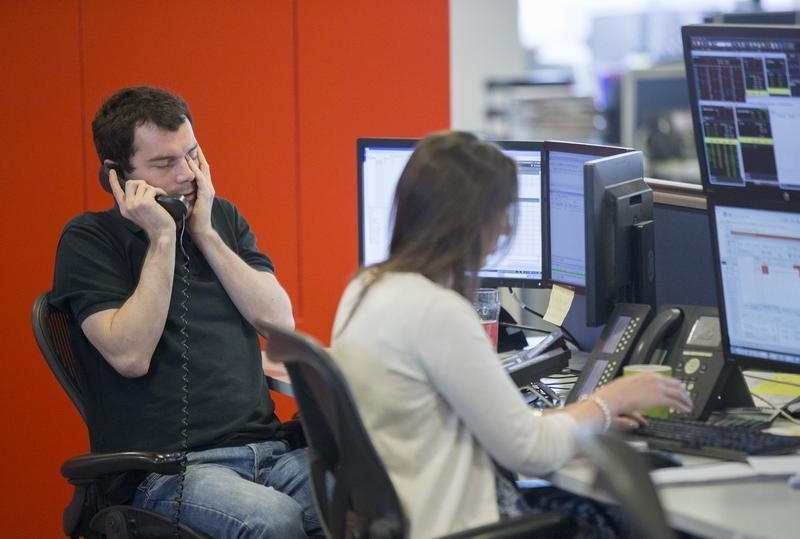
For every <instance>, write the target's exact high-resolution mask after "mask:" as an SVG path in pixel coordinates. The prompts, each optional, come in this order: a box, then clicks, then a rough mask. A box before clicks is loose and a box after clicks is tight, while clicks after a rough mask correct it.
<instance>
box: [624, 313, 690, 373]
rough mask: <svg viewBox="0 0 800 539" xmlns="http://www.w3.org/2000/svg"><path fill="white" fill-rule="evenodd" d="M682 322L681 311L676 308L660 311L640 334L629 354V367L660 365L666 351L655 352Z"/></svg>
mask: <svg viewBox="0 0 800 539" xmlns="http://www.w3.org/2000/svg"><path fill="white" fill-rule="evenodd" d="M681 322H683V311H681V310H680V309H678V308H676V307H671V308H667V309H662V310H661V311H660V312H659V313H658V314H657V315H656V317H655V318H653V321H652V322H650V324H649V325H648V326H647V329H645V330H644V333H642V336H641V338H640V339H639V341H638V342H637V343H636V346H635V347H634V349H633V353H632V354H631V359H630V362H629V364H630V365H640V364H642V363H652V364H656V365H661V364H663V363H664V360H665V359H666V356H667V353H668V352H669V351H668V350H663V349H660V350H656V349H657V348H658V347H659V345H662V344H663V341H664V339H666V337H667V336H668V335H670V334H672V333H674V332H675V330H677V329H678V327H679V325H680V324H681Z"/></svg>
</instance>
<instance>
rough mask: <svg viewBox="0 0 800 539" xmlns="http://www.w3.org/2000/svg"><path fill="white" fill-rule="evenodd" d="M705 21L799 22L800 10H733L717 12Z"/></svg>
mask: <svg viewBox="0 0 800 539" xmlns="http://www.w3.org/2000/svg"><path fill="white" fill-rule="evenodd" d="M705 22H713V23H723V24H798V23H800V11H792V10H786V11H732V12H728V13H716V14H714V15H711V16H710V17H708V18H707V20H706V21H705Z"/></svg>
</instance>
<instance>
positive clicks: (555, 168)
mask: <svg viewBox="0 0 800 539" xmlns="http://www.w3.org/2000/svg"><path fill="white" fill-rule="evenodd" d="M544 150H545V155H544V171H545V174H544V181H543V182H542V183H543V189H544V192H543V198H544V200H545V201H546V205H547V207H546V210H545V214H544V215H545V219H544V223H545V225H544V226H545V239H546V243H545V244H546V248H545V253H544V260H545V273H546V275H547V278H548V281H549V282H550V283H556V284H560V285H564V286H567V287H570V288H572V289H573V290H575V291H576V292H578V293H581V294H583V293H585V291H586V248H585V246H586V239H585V238H586V233H585V229H584V222H585V215H586V212H585V209H584V205H585V199H584V171H583V166H584V164H585V163H586V162H587V161H591V160H593V159H597V158H598V157H606V156H609V155H615V154H620V153H624V152H628V151H631V149H630V148H621V147H617V146H601V145H597V144H582V143H577V142H562V141H549V140H548V141H545V143H544Z"/></svg>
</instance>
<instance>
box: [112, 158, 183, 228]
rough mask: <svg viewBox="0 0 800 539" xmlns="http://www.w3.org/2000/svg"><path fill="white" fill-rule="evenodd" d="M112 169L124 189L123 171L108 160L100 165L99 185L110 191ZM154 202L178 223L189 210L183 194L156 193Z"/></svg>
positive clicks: (116, 164)
mask: <svg viewBox="0 0 800 539" xmlns="http://www.w3.org/2000/svg"><path fill="white" fill-rule="evenodd" d="M112 169H113V170H114V171H115V172H116V173H117V178H118V179H119V185H120V187H122V188H123V189H125V180H126V179H127V178H125V172H124V171H123V170H122V166H120V165H119V164H118V163H113V162H108V163H103V165H102V166H101V167H100V174H99V176H100V186H101V187H102V188H103V189H105V190H106V191H108V192H109V193H110V192H111V185H110V184H109V179H110V177H111V173H110V171H111V170H112ZM156 202H158V203H159V204H160V205H161V207H162V208H164V209H165V210H167V213H169V214H170V215H171V216H172V218H173V219H174V220H175V222H176V223H179V222H181V221H182V220H183V218H184V217H186V214H187V213H188V211H189V207H188V206H187V205H186V199H185V197H184V196H183V195H181V196H177V197H174V196H170V195H156Z"/></svg>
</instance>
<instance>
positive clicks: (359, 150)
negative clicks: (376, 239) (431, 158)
mask: <svg viewBox="0 0 800 539" xmlns="http://www.w3.org/2000/svg"><path fill="white" fill-rule="evenodd" d="M417 142H419V139H415V138H399V137H398V138H393V137H362V138H357V139H356V176H357V180H356V181H357V182H358V186H357V189H356V191H358V198H357V201H356V203H357V204H358V206H357V207H356V209H357V211H358V229H357V232H358V266H359V267H362V266H363V265H364V254H365V253H364V250H365V248H364V234H363V230H364V167H363V166H361V163H363V162H364V152H365V150H366V148H372V147H380V148H398V149H410V150H412V151H413V149H414V147H415V146H416V145H417Z"/></svg>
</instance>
